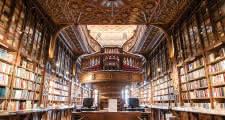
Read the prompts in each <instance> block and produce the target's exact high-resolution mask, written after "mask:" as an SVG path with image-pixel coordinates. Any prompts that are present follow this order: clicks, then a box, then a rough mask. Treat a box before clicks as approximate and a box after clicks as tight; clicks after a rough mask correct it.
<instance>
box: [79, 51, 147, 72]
mask: <svg viewBox="0 0 225 120" xmlns="http://www.w3.org/2000/svg"><path fill="white" fill-rule="evenodd" d="M145 62H146V59H145V57H143V56H142V55H139V54H132V53H127V52H125V51H123V49H122V48H118V47H105V48H102V49H101V51H100V52H97V53H93V54H86V55H82V56H80V57H79V59H78V61H77V63H78V64H77V65H78V66H79V68H80V69H79V72H80V73H86V72H110V71H114V72H118V71H120V72H137V73H141V72H143V70H144V69H143V68H144V65H145Z"/></svg>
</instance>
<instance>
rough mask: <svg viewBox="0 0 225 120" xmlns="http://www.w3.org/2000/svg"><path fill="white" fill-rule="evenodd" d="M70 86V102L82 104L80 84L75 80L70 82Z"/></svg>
mask: <svg viewBox="0 0 225 120" xmlns="http://www.w3.org/2000/svg"><path fill="white" fill-rule="evenodd" d="M72 84H73V85H72V88H71V99H72V101H71V102H72V104H74V105H81V104H82V94H81V93H82V91H81V90H82V88H81V85H80V84H79V83H77V82H73V83H72Z"/></svg>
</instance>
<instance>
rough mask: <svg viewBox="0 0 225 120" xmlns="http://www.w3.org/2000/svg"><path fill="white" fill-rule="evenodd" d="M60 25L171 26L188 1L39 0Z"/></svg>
mask: <svg viewBox="0 0 225 120" xmlns="http://www.w3.org/2000/svg"><path fill="white" fill-rule="evenodd" d="M37 1H38V2H39V4H40V5H41V6H42V7H43V8H44V10H45V11H46V12H47V14H48V15H49V16H50V17H51V18H52V19H53V21H54V22H55V23H57V24H90V25H93V24H94V25H96V24H98V25H106V24H124V25H128V24H147V23H151V24H169V23H170V22H171V21H172V20H173V19H174V18H175V17H176V16H177V14H178V12H179V11H181V10H182V8H183V7H184V6H185V5H187V1H189V0H37Z"/></svg>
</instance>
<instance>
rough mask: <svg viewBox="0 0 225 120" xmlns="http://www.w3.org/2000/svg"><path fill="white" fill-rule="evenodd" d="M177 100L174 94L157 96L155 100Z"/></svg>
mask: <svg viewBox="0 0 225 120" xmlns="http://www.w3.org/2000/svg"><path fill="white" fill-rule="evenodd" d="M173 100H175V97H174V95H164V96H155V97H153V101H173Z"/></svg>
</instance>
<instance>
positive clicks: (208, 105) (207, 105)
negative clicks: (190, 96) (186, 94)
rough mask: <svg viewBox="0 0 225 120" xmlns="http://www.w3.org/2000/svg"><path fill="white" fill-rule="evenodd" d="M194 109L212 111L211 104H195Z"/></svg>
mask: <svg viewBox="0 0 225 120" xmlns="http://www.w3.org/2000/svg"><path fill="white" fill-rule="evenodd" d="M192 107H195V108H199V109H201V108H205V109H210V108H211V105H210V103H193V104H192Z"/></svg>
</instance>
